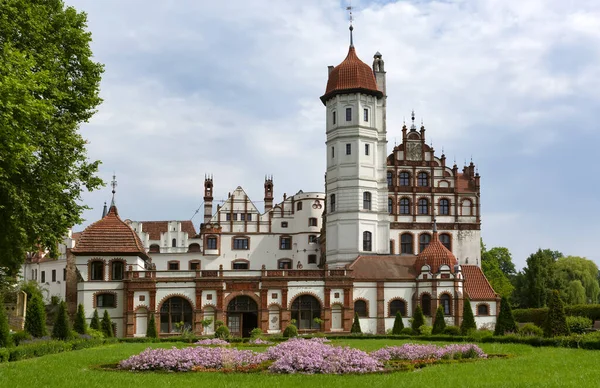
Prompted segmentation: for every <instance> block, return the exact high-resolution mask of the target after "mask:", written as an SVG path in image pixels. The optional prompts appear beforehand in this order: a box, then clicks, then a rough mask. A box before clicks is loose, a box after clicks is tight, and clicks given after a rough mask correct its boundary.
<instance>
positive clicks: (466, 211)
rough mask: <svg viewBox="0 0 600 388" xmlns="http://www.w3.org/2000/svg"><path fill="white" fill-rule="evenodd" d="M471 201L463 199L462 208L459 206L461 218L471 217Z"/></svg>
mask: <svg viewBox="0 0 600 388" xmlns="http://www.w3.org/2000/svg"><path fill="white" fill-rule="evenodd" d="M471 206H472V203H471V200H469V199H465V200H464V201H462V206H461V213H462V214H461V215H463V216H470V215H471Z"/></svg>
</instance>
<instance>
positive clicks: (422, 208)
mask: <svg viewBox="0 0 600 388" xmlns="http://www.w3.org/2000/svg"><path fill="white" fill-rule="evenodd" d="M419 214H429V201H428V200H427V198H421V199H419Z"/></svg>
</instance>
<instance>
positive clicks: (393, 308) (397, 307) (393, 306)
mask: <svg viewBox="0 0 600 388" xmlns="http://www.w3.org/2000/svg"><path fill="white" fill-rule="evenodd" d="M397 312H400V315H402V316H403V317H405V316H406V302H405V301H403V300H401V299H394V300H393V301H391V302H390V311H389V316H390V317H395V316H396V313H397Z"/></svg>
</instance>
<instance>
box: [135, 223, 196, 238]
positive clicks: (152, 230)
mask: <svg viewBox="0 0 600 388" xmlns="http://www.w3.org/2000/svg"><path fill="white" fill-rule="evenodd" d="M175 222H181V230H182V231H183V232H186V233H187V234H188V238H194V237H196V235H197V234H198V233H196V228H194V224H193V223H192V221H175ZM140 223H141V224H142V232H146V233H148V234H149V237H150V240H160V235H161V234H162V233H166V232H168V231H169V221H140Z"/></svg>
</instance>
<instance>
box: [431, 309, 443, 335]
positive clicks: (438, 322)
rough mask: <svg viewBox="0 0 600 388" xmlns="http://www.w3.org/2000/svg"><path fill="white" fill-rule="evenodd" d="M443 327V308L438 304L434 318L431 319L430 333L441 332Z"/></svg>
mask: <svg viewBox="0 0 600 388" xmlns="http://www.w3.org/2000/svg"><path fill="white" fill-rule="evenodd" d="M445 328H446V320H445V319H444V308H443V307H442V306H441V305H440V306H438V308H437V311H436V312H435V320H434V321H433V329H432V330H431V334H442V333H443V332H444V329H445Z"/></svg>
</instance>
